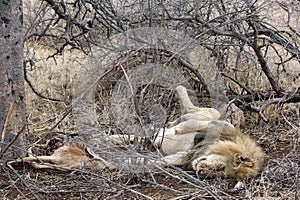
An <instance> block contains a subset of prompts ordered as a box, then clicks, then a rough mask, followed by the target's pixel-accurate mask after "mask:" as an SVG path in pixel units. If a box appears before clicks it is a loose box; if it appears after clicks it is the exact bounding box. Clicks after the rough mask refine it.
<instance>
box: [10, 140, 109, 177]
mask: <svg viewBox="0 0 300 200" xmlns="http://www.w3.org/2000/svg"><path fill="white" fill-rule="evenodd" d="M60 140H61V143H60V144H59V145H58V146H57V147H55V149H54V150H53V151H52V152H51V155H43V156H35V155H34V154H33V153H32V147H31V148H29V149H28V157H24V158H20V159H17V160H14V161H10V162H8V164H9V165H12V166H16V165H19V164H22V163H23V162H26V163H29V164H31V166H32V167H33V168H35V169H57V170H61V171H67V170H71V169H85V170H91V171H101V170H103V169H106V168H109V169H114V166H113V165H111V164H110V163H108V162H107V161H105V160H104V159H102V158H100V157H99V156H97V155H96V154H94V153H93V152H92V151H91V150H90V149H89V148H87V147H86V146H85V144H84V143H82V142H79V141H73V140H70V139H69V138H67V137H55V138H52V139H51V140H49V141H50V143H51V141H56V142H58V141H60ZM49 141H48V142H47V143H46V144H45V145H39V146H43V147H45V148H49Z"/></svg>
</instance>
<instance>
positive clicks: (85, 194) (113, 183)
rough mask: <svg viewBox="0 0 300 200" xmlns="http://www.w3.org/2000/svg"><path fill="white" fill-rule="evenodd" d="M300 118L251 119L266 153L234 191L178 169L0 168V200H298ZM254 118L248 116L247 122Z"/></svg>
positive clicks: (251, 131)
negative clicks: (259, 169) (256, 171)
mask: <svg viewBox="0 0 300 200" xmlns="http://www.w3.org/2000/svg"><path fill="white" fill-rule="evenodd" d="M296 117H297V116H295V115H294V116H293V115H289V116H288V117H284V118H282V119H281V120H278V121H277V122H276V124H274V125H266V124H259V123H257V122H254V120H247V122H246V123H247V124H246V126H245V127H253V128H251V129H247V128H243V131H244V132H245V133H247V134H250V135H252V136H253V137H254V138H255V139H256V140H257V142H258V143H259V144H260V145H261V146H262V147H263V149H264V150H265V151H266V153H267V158H266V162H265V165H264V168H263V170H262V172H261V173H260V174H259V175H258V176H257V177H255V178H253V179H250V180H248V181H247V182H246V183H245V188H243V189H240V190H234V186H235V184H236V181H235V180H221V179H220V180H215V179H212V180H209V179H207V180H199V179H197V178H196V176H195V175H194V173H193V172H187V171H183V170H182V169H177V168H165V169H160V170H159V169H154V170H151V171H150V170H149V171H148V170H145V171H144V172H143V173H140V172H136V171H130V170H129V171H128V170H120V171H105V172H99V173H91V172H88V171H83V170H76V171H75V170H74V171H72V172H58V171H55V170H39V171H38V170H33V169H31V168H30V167H29V166H24V168H22V169H18V170H14V169H10V168H9V167H7V166H4V167H1V168H0V170H1V173H0V196H1V197H2V199H50V200H51V199H174V200H175V199H298V198H299V196H300V195H299V192H300V191H299V189H300V188H299V187H300V186H299V172H300V170H299V166H300V159H299V152H300V138H299V136H300V132H299V127H298V128H297V126H296V125H297V124H296V123H297V121H298V120H299V119H297V118H296ZM248 119H250V118H248Z"/></svg>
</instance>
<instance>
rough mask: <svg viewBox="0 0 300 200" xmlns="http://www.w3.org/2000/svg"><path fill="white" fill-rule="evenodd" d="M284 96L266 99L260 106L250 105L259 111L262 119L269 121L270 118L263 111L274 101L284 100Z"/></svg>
mask: <svg viewBox="0 0 300 200" xmlns="http://www.w3.org/2000/svg"><path fill="white" fill-rule="evenodd" d="M282 101H283V99H282V98H274V99H269V100H267V101H265V102H264V103H263V104H262V105H261V106H260V107H256V106H253V105H250V108H251V109H252V110H254V111H255V112H257V113H258V115H259V116H260V117H261V118H262V120H263V121H264V122H266V123H269V120H268V119H267V118H266V117H265V116H264V114H263V111H264V110H265V109H266V108H267V107H268V106H269V105H271V104H273V103H280V102H282Z"/></svg>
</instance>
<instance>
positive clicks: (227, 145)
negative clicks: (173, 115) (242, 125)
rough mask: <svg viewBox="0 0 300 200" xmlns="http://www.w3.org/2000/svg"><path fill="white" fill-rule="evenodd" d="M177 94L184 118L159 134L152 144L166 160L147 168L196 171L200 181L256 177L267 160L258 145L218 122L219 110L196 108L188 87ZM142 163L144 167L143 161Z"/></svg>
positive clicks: (119, 140)
mask: <svg viewBox="0 0 300 200" xmlns="http://www.w3.org/2000/svg"><path fill="white" fill-rule="evenodd" d="M176 90H177V93H178V96H179V99H180V101H181V104H182V107H183V111H184V114H183V115H182V116H181V117H180V118H178V119H177V120H175V121H174V122H171V123H169V127H168V128H166V129H165V130H163V129H161V130H160V131H159V132H158V133H157V134H156V136H155V137H154V138H156V139H155V141H153V144H154V146H156V147H157V148H159V149H160V150H161V152H162V153H163V154H165V155H166V156H165V157H163V158H162V160H161V161H157V160H151V161H149V160H148V161H147V165H148V166H152V165H159V166H161V167H163V166H167V165H169V164H171V165H175V166H182V167H184V168H186V169H193V170H194V171H195V172H196V175H197V176H198V177H199V178H206V177H210V178H213V177H223V178H236V179H238V180H245V179H247V178H250V177H253V176H255V175H256V174H257V173H258V172H259V170H260V169H261V168H262V165H263V161H264V156H265V154H264V152H263V151H262V149H261V148H260V147H259V146H258V145H257V143H256V142H255V141H254V140H253V139H251V138H250V137H249V136H247V135H244V134H242V133H241V132H240V131H239V130H238V129H236V128H235V127H234V126H233V125H232V124H230V123H228V122H226V121H221V120H219V118H220V113H219V112H218V111H217V110H216V109H214V108H199V107H196V106H194V105H193V104H192V102H191V101H190V99H189V97H188V94H187V91H186V89H185V87H183V86H178V87H177V89H176ZM133 139H134V136H130V137H128V136H127V135H112V136H110V137H109V141H110V142H112V143H115V144H116V143H118V144H120V143H122V142H124V141H128V140H133ZM140 162H141V164H143V162H144V161H143V159H141V160H140Z"/></svg>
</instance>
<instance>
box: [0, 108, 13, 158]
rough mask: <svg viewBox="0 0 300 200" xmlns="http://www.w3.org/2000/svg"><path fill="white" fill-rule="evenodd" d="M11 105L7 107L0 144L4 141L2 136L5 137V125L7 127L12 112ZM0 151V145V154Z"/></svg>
mask: <svg viewBox="0 0 300 200" xmlns="http://www.w3.org/2000/svg"><path fill="white" fill-rule="evenodd" d="M13 105H14V104H13V103H11V104H10V106H9V109H8V112H7V115H6V118H5V122H4V125H3V129H2V131H1V144H2V143H3V141H4V136H5V132H6V128H7V125H8V122H9V119H10V116H11V113H12V111H13ZM1 151H2V149H1V145H0V152H1Z"/></svg>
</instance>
